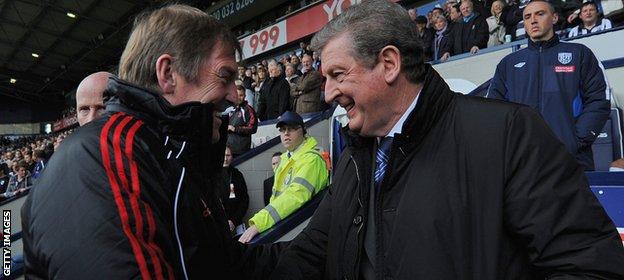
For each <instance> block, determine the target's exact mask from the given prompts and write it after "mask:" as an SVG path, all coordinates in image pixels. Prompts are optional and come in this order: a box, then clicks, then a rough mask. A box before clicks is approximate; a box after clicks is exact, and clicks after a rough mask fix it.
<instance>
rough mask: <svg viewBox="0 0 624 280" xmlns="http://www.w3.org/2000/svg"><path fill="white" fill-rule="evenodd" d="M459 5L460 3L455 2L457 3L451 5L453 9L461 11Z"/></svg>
mask: <svg viewBox="0 0 624 280" xmlns="http://www.w3.org/2000/svg"><path fill="white" fill-rule="evenodd" d="M459 6H461V4H460V3H457V4H455V5H453V9H455V11H456V12H458V13H461V9H460V8H459Z"/></svg>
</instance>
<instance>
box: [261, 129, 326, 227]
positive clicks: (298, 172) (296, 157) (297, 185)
mask: <svg viewBox="0 0 624 280" xmlns="http://www.w3.org/2000/svg"><path fill="white" fill-rule="evenodd" d="M316 144H317V142H316V139H314V138H313V137H309V136H308V137H306V139H305V140H304V141H303V142H302V143H301V145H299V147H298V148H297V149H296V150H295V151H294V152H291V156H290V157H288V152H286V153H283V154H282V156H281V161H280V164H279V165H278V166H277V170H275V182H274V183H273V194H272V195H271V199H270V200H269V204H268V205H267V206H266V207H264V209H262V210H260V211H258V213H256V214H255V215H254V216H253V217H252V218H251V219H249V225H250V226H253V225H255V226H256V228H257V229H258V232H263V231H266V230H267V229H269V228H271V227H272V226H273V225H274V224H275V223H277V222H279V221H280V220H282V219H284V218H286V217H287V216H288V215H290V214H291V213H293V212H295V211H296V210H297V209H299V207H301V206H302V205H303V204H305V203H306V202H307V201H308V200H310V198H311V197H312V196H314V195H315V194H317V193H318V192H319V191H321V190H322V189H323V188H325V187H326V186H327V181H328V177H329V176H328V171H327V167H326V166H325V160H323V157H322V156H321V154H320V153H319V152H318V151H317V150H316Z"/></svg>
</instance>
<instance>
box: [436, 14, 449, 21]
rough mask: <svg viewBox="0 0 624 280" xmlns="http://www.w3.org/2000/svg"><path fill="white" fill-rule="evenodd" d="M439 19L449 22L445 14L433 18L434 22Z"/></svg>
mask: <svg viewBox="0 0 624 280" xmlns="http://www.w3.org/2000/svg"><path fill="white" fill-rule="evenodd" d="M438 20H443V21H444V22H448V19H446V17H445V16H443V15H437V16H436V17H434V18H433V22H436V21H438Z"/></svg>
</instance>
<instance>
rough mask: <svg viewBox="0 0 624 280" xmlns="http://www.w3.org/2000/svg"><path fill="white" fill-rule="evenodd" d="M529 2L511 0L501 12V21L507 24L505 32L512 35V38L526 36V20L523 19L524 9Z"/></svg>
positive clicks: (526, 0) (525, 0) (513, 39)
mask: <svg viewBox="0 0 624 280" xmlns="http://www.w3.org/2000/svg"><path fill="white" fill-rule="evenodd" d="M528 3H529V0H511V1H510V2H508V3H507V6H505V7H504V8H503V11H502V12H501V16H500V18H499V19H500V21H501V22H502V23H503V25H504V26H505V33H507V35H511V40H512V41H515V40H516V39H518V38H524V36H525V35H526V32H525V30H524V22H523V20H522V11H523V10H524V7H526V5H527V4H528Z"/></svg>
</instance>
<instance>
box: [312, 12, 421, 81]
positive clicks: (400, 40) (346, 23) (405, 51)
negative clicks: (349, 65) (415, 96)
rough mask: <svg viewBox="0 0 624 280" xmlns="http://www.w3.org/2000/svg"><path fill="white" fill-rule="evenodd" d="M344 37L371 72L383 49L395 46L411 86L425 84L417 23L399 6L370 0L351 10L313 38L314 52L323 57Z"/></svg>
mask: <svg viewBox="0 0 624 280" xmlns="http://www.w3.org/2000/svg"><path fill="white" fill-rule="evenodd" d="M342 34H347V35H348V36H349V37H350V39H351V41H352V44H351V45H352V47H351V55H352V56H353V57H354V58H355V59H356V60H357V61H359V62H360V63H362V64H363V65H364V66H366V67H368V68H369V69H372V68H373V67H374V66H375V64H377V58H378V55H379V51H381V49H383V48H384V47H386V46H390V45H391V46H395V47H396V48H397V49H399V51H400V53H401V68H402V69H401V72H402V73H403V74H405V76H406V78H407V79H408V80H409V81H410V82H412V83H421V82H423V80H424V76H425V64H424V53H423V42H422V41H421V39H420V38H419V37H418V35H417V33H416V28H415V26H414V22H412V20H411V19H410V17H409V15H408V13H407V11H406V10H405V9H404V8H403V7H401V6H400V5H398V4H395V3H389V2H388V1H387V0H368V1H363V2H362V3H361V4H358V5H355V6H351V7H349V8H348V9H347V10H346V11H344V12H343V13H342V14H340V15H339V16H338V17H336V18H334V19H333V20H332V21H330V22H329V23H328V24H327V25H326V26H325V27H323V29H321V30H320V31H319V32H317V33H316V35H314V38H312V44H311V47H312V50H315V51H318V52H319V54H320V53H322V51H323V48H324V47H325V46H326V45H327V43H328V42H329V41H330V40H332V39H334V38H336V37H338V36H340V35H342ZM345 47H346V46H345Z"/></svg>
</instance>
